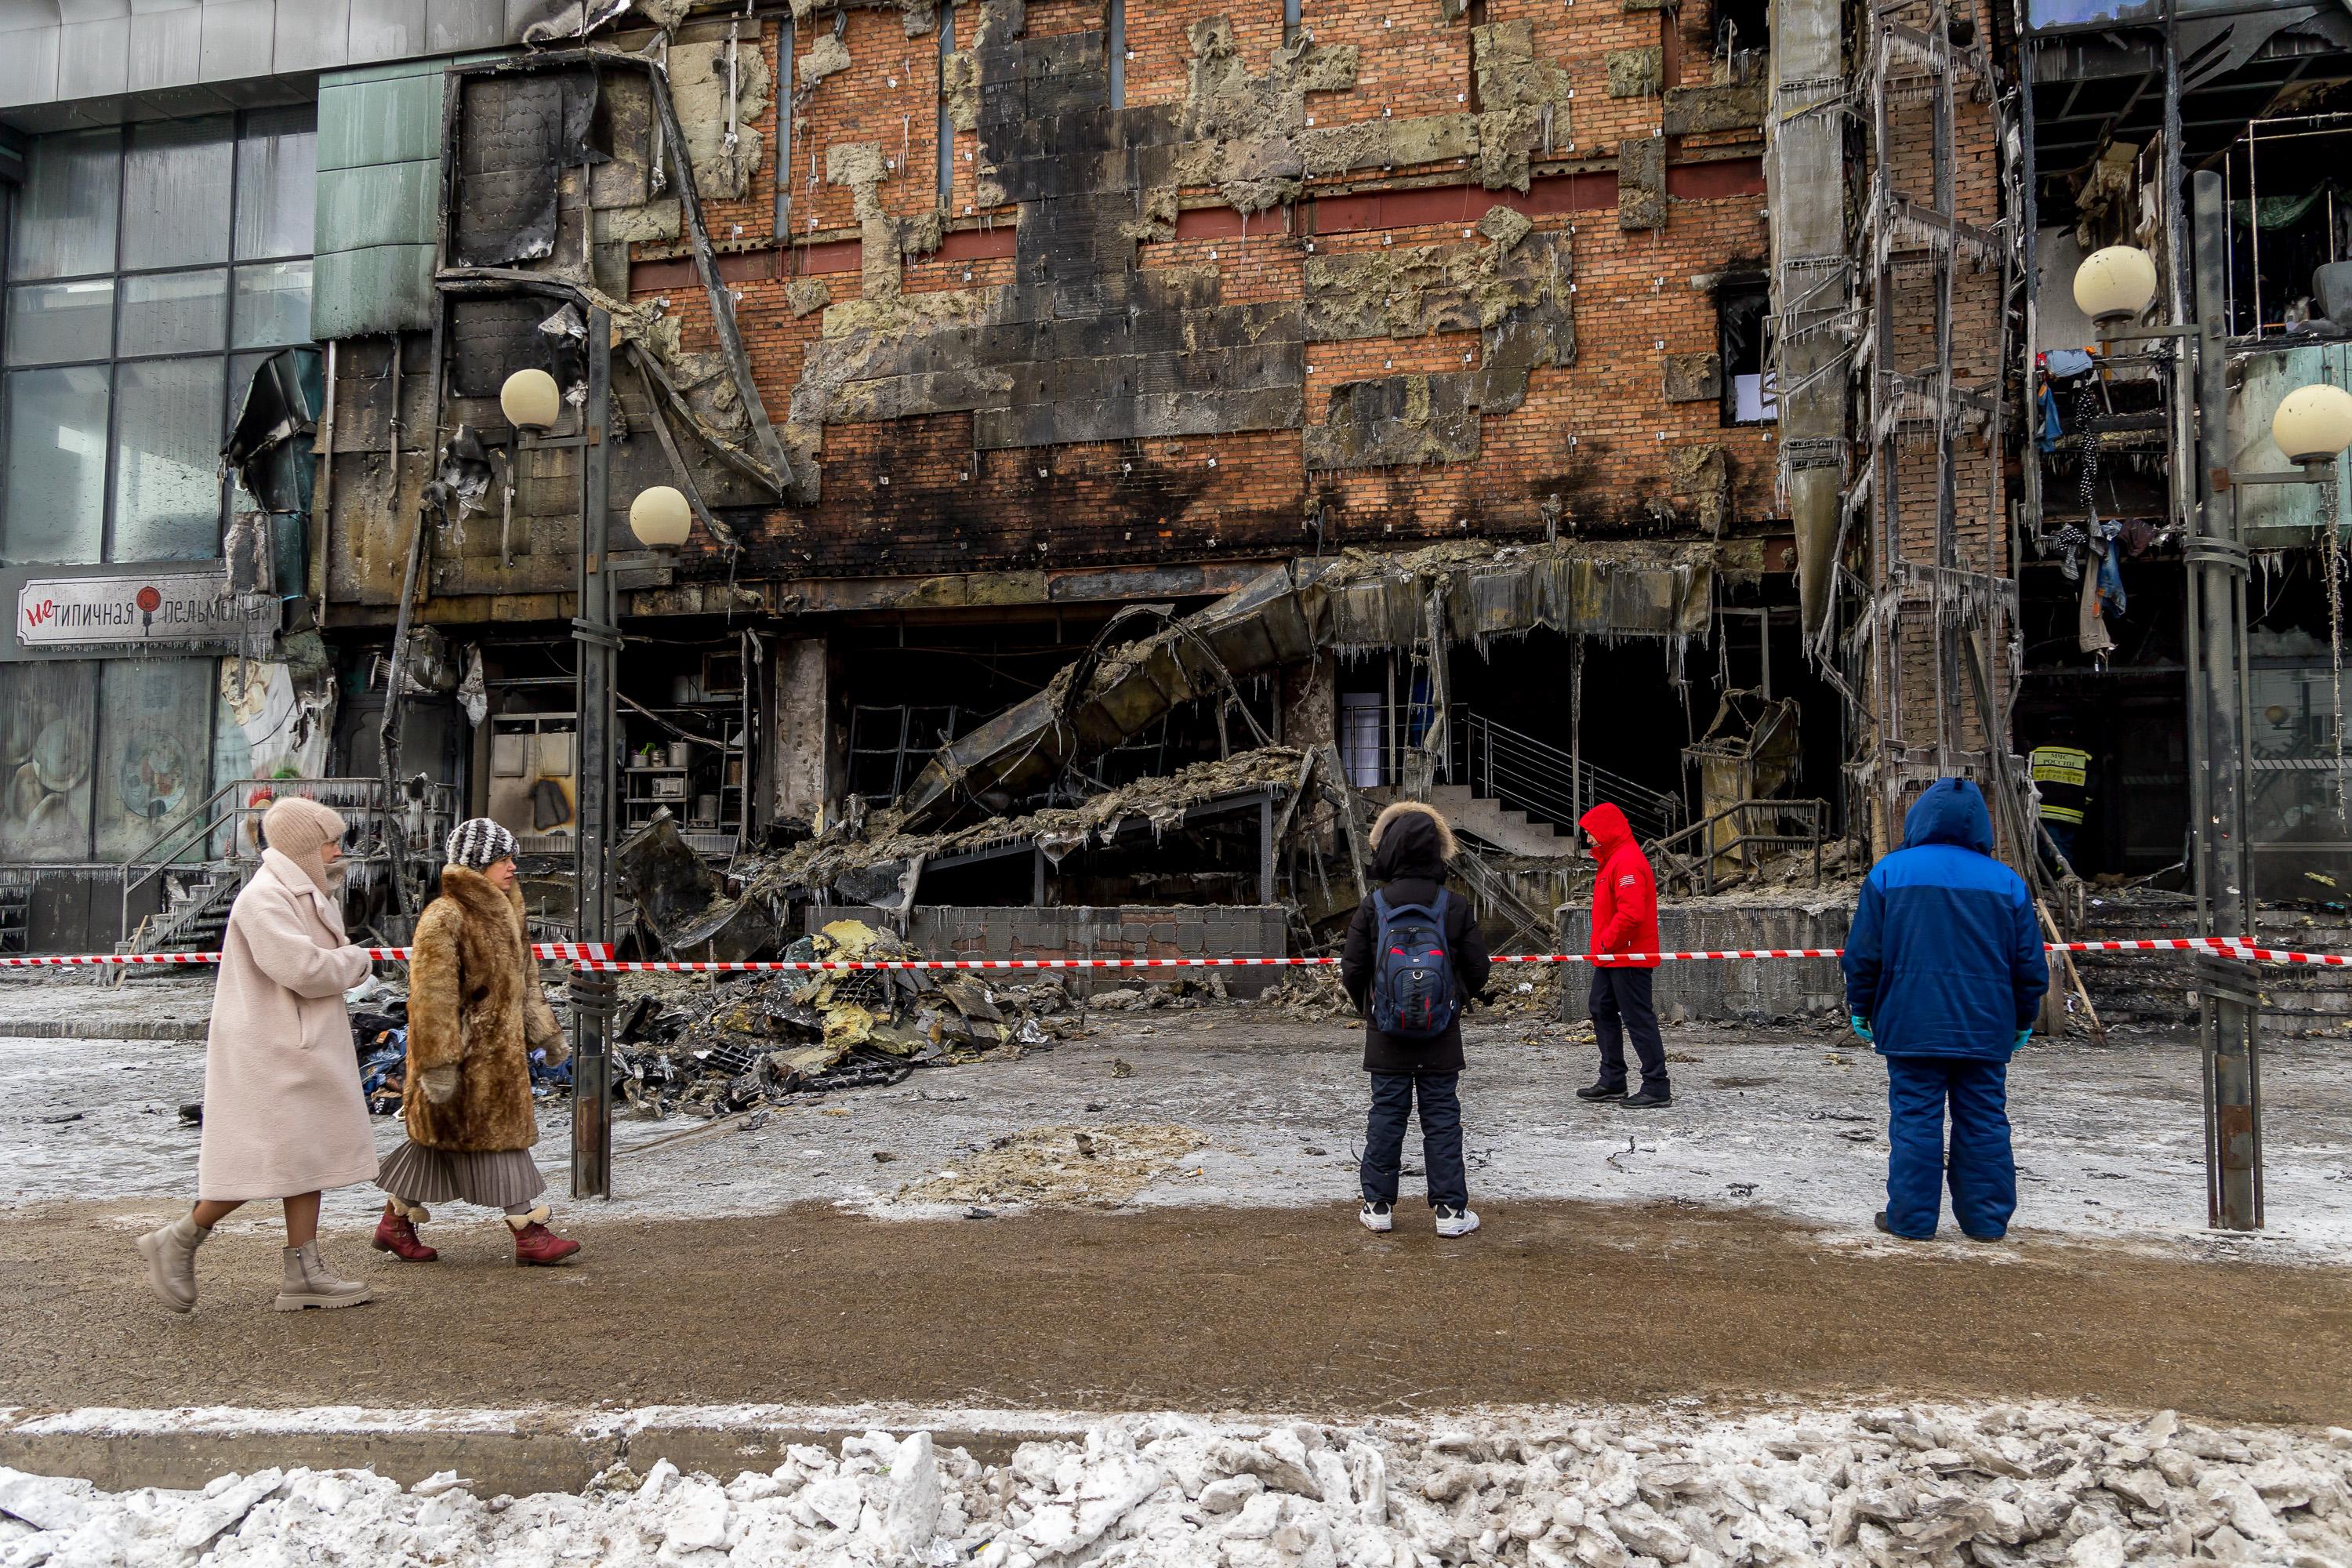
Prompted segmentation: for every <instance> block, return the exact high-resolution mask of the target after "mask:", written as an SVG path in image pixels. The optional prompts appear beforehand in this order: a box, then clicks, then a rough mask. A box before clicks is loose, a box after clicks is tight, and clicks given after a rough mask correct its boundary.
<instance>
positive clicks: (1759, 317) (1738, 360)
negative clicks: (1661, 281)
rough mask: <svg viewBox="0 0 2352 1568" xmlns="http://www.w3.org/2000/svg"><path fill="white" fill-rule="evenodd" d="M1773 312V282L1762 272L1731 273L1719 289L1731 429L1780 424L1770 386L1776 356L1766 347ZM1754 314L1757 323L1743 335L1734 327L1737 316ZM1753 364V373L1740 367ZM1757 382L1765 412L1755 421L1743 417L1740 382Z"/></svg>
mask: <svg viewBox="0 0 2352 1568" xmlns="http://www.w3.org/2000/svg"><path fill="white" fill-rule="evenodd" d="M1771 309H1772V288H1771V279H1769V278H1768V277H1767V276H1766V275H1765V274H1763V273H1762V272H1755V273H1748V272H1739V273H1731V274H1727V275H1726V276H1725V277H1724V278H1722V279H1719V280H1718V281H1717V284H1716V286H1715V335H1716V356H1717V363H1719V364H1720V365H1721V366H1722V367H1723V370H1722V376H1723V404H1722V418H1723V424H1724V426H1725V427H1726V428H1727V429H1732V428H1740V427H1758V426H1772V425H1778V424H1779V423H1780V400H1779V399H1778V397H1777V396H1775V395H1773V389H1772V387H1771V386H1770V381H1771V377H1772V356H1771V355H1770V354H1769V353H1767V352H1766V350H1765V344H1764V323H1765V319H1766V318H1767V317H1768V316H1769V314H1770V312H1771ZM1750 310H1752V311H1753V313H1754V317H1755V322H1754V325H1753V326H1752V327H1750V328H1749V329H1748V331H1747V332H1746V333H1745V334H1744V335H1743V334H1742V333H1741V332H1740V331H1739V330H1738V328H1737V327H1736V325H1735V324H1734V313H1735V312H1745V311H1750ZM1750 361H1752V362H1753V363H1754V366H1755V368H1754V369H1753V370H1740V369H1738V368H1737V366H1738V365H1740V364H1745V363H1749V362H1750ZM1743 375H1753V376H1755V377H1756V378H1757V399H1758V402H1759V405H1760V406H1761V407H1762V409H1763V413H1762V416H1760V417H1759V418H1754V419H1743V418H1741V417H1740V416H1739V378H1740V377H1741V376H1743Z"/></svg>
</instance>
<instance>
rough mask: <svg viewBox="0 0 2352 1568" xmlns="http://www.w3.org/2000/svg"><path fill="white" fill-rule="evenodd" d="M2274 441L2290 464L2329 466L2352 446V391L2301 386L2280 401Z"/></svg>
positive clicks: (2274, 419) (2273, 418)
mask: <svg viewBox="0 0 2352 1568" xmlns="http://www.w3.org/2000/svg"><path fill="white" fill-rule="evenodd" d="M2271 439H2272V440H2273V441H2276V442H2277V443H2278V447H2279V450H2280V451H2282V452H2284V453H2285V454H2286V459H2287V461H2288V462H2290V463H2326V462H2332V461H2334V460H2335V458H2336V455H2337V454H2339V453H2341V452H2342V451H2343V450H2344V448H2345V447H2352V392H2347V391H2345V390H2344V389H2343V388H2342V387H2340V386H2328V385H2326V384H2320V385H2316V386H2298V387H2296V388H2295V389H2294V391H2293V392H2290V393H2288V394H2287V395H2285V396H2284V397H2283V398H2281V399H2279V405H2278V411H2277V412H2276V413H2274V414H2273V415H2272V416H2271Z"/></svg>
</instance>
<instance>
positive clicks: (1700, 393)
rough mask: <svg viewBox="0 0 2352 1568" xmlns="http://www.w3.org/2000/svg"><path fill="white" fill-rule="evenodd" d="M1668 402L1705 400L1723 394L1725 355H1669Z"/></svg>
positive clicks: (1666, 378)
mask: <svg viewBox="0 0 2352 1568" xmlns="http://www.w3.org/2000/svg"><path fill="white" fill-rule="evenodd" d="M1661 363H1663V364H1664V369H1665V395H1666V401H1667V402H1668V403H1705V402H1708V401H1711V400H1713V399H1715V398H1719V397H1721V396H1722V395H1723V356H1722V355H1720V354H1715V353H1695V354H1667V355H1666V356H1665V357H1664V360H1663V361H1662V362H1661Z"/></svg>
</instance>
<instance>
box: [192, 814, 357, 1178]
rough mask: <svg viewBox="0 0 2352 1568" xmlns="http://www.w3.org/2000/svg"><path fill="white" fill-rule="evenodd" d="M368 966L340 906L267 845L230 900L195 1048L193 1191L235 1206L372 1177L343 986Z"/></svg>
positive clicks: (278, 852)
mask: <svg viewBox="0 0 2352 1568" xmlns="http://www.w3.org/2000/svg"><path fill="white" fill-rule="evenodd" d="M367 973H368V956H367V954H366V952H363V951H362V950H361V949H359V948H356V947H352V946H350V945H348V943H347V942H346V941H345V939H344V936H343V917H342V912H341V910H338V909H337V908H336V907H335V903H334V900H331V899H330V898H328V897H327V895H326V894H324V893H322V892H320V890H319V888H318V886H317V884H315V883H314V882H312V881H311V880H310V876H309V874H308V873H306V872H305V871H304V870H303V869H302V868H301V867H300V866H299V865H297V864H296V863H295V862H294V861H293V860H291V859H289V858H287V857H286V856H285V855H284V854H283V853H281V852H280V851H278V850H276V849H269V850H265V851H263V853H262V857H261V869H260V870H259V871H258V872H257V873H256V874H255V876H254V879H253V880H252V881H250V882H248V883H247V884H246V889H245V891H243V892H241V893H239V894H238V895H237V896H236V903H235V904H234V905H232V906H231V907H230V910H229V916H228V930H227V931H226V934H225V935H224V936H223V937H222V939H221V963H220V982H219V985H218V987H217V989H215V992H214V993H213V1023H212V1033H211V1034H210V1036H209V1037H207V1038H206V1040H205V1131H204V1148H203V1152H202V1153H201V1154H200V1155H198V1157H197V1163H196V1194H197V1196H199V1197H201V1198H204V1199H206V1200H217V1201H219V1202H223V1203H235V1202H239V1201H242V1200H245V1199H248V1198H282V1197H290V1196H292V1195H294V1194H297V1193H308V1192H315V1191H317V1190H318V1189H320V1188H321V1187H341V1186H349V1185H351V1184H352V1183H355V1182H364V1181H369V1180H371V1179H373V1177H374V1175H375V1172H376V1163H375V1139H374V1136H373V1133H372V1132H371V1131H369V1127H368V1113H367V1103H366V1101H365V1100H364V1099H363V1098H362V1095H361V1093H360V1069H359V1056H358V1053H357V1052H356V1051H355V1050H354V1049H353V1048H352V1018H351V1015H350V1013H348V1012H347V1011H345V1010H344V1007H343V992H344V991H345V990H347V989H348V988H350V987H352V986H353V985H356V984H359V983H360V982H361V981H362V979H364V978H365V977H366V975H367Z"/></svg>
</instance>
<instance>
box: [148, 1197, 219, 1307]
mask: <svg viewBox="0 0 2352 1568" xmlns="http://www.w3.org/2000/svg"><path fill="white" fill-rule="evenodd" d="M211 1235H212V1227H211V1226H203V1225H198V1224H197V1223H196V1216H195V1215H186V1214H184V1215H181V1216H180V1217H179V1218H177V1219H175V1220H173V1222H172V1223H171V1224H169V1225H167V1226H163V1228H162V1229H161V1230H151V1231H149V1232H148V1233H147V1234H146V1235H144V1236H142V1237H140V1238H139V1256H140V1257H142V1258H145V1259H146V1260H147V1283H148V1285H149V1287H150V1288H151V1289H153V1290H154V1292H155V1294H156V1295H158V1296H160V1297H162V1298H163V1305H165V1306H166V1307H169V1308H171V1309H172V1310H173V1311H175V1312H186V1311H193V1310H194V1309H195V1305H196V1248H197V1247H202V1246H203V1245H204V1244H205V1237H209V1236H211Z"/></svg>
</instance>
